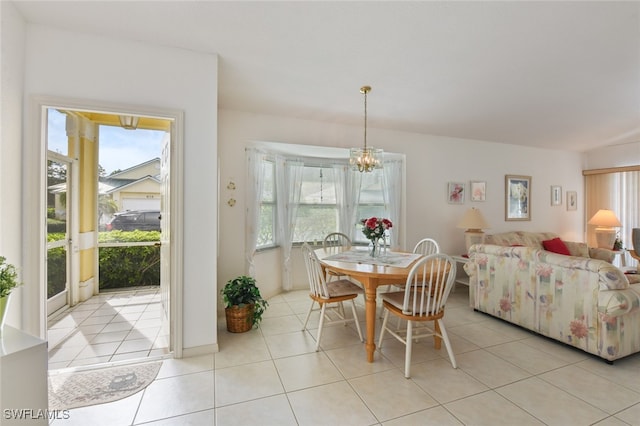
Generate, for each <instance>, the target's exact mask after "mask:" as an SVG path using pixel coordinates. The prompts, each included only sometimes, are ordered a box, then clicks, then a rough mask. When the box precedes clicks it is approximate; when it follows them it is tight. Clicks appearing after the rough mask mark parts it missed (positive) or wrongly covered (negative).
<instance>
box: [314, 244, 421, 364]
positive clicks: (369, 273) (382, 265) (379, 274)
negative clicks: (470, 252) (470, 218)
mask: <svg viewBox="0 0 640 426" xmlns="http://www.w3.org/2000/svg"><path fill="white" fill-rule="evenodd" d="M314 251H315V254H316V256H317V257H318V260H319V261H320V263H321V265H322V267H323V268H325V269H329V270H331V271H334V272H337V273H338V274H339V275H347V276H349V277H351V278H353V279H355V280H357V281H358V282H359V283H360V284H362V286H363V287H364V294H365V305H364V309H365V318H366V328H367V330H366V341H365V349H366V351H367V361H368V362H373V359H374V352H375V350H376V345H375V329H376V296H377V289H378V287H379V286H382V285H389V284H404V283H405V282H406V281H407V276H408V275H409V272H410V271H411V267H412V266H413V264H414V263H415V262H416V261H417V260H418V259H420V258H421V257H422V255H421V254H414V253H404V252H395V251H388V252H386V253H384V254H382V255H380V256H378V257H377V258H372V257H371V256H370V255H369V250H366V249H357V248H354V247H344V246H343V247H340V246H338V247H324V248H320V249H316V250H314Z"/></svg>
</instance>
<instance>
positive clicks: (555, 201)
mask: <svg viewBox="0 0 640 426" xmlns="http://www.w3.org/2000/svg"><path fill="white" fill-rule="evenodd" d="M561 204H562V187H561V186H559V185H552V186H551V205H552V206H559V205H561Z"/></svg>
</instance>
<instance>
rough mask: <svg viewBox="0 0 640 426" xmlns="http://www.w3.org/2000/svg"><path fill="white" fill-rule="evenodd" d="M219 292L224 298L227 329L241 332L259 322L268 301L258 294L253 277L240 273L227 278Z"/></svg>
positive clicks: (258, 290)
mask: <svg viewBox="0 0 640 426" xmlns="http://www.w3.org/2000/svg"><path fill="white" fill-rule="evenodd" d="M220 293H222V298H223V300H224V306H225V309H224V312H225V315H226V317H227V330H228V331H230V332H232V333H243V332H245V331H249V330H251V328H252V327H253V326H254V325H255V326H258V325H259V324H260V321H262V314H263V312H264V310H265V309H266V308H267V306H268V303H267V301H266V300H264V299H263V298H262V296H261V295H260V289H259V288H258V287H257V285H256V280H255V279H254V278H253V277H247V276H245V275H242V276H239V277H236V278H234V279H232V280H229V281H227V284H226V285H225V286H224V288H223V289H222V290H221V291H220Z"/></svg>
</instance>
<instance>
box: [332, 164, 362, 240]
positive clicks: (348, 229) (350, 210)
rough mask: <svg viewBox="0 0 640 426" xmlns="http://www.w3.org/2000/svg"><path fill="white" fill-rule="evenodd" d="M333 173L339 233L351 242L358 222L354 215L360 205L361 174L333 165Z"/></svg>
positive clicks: (345, 165) (343, 165)
mask: <svg viewBox="0 0 640 426" xmlns="http://www.w3.org/2000/svg"><path fill="white" fill-rule="evenodd" d="M333 171H334V176H335V180H336V204H337V207H338V223H339V231H340V232H342V233H343V234H345V235H347V236H348V237H349V238H350V239H351V240H353V239H354V235H355V234H354V230H355V229H356V226H355V225H356V223H357V222H358V218H357V217H356V215H357V214H358V204H359V203H360V183H361V182H362V173H359V172H355V171H353V170H351V168H350V167H349V166H348V165H347V164H335V165H334V166H333Z"/></svg>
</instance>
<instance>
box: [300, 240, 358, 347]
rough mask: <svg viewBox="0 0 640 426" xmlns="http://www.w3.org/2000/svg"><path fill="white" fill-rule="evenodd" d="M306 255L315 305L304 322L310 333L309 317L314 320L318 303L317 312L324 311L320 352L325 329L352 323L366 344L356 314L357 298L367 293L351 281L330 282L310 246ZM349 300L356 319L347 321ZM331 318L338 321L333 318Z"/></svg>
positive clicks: (306, 248) (310, 295) (319, 336)
mask: <svg viewBox="0 0 640 426" xmlns="http://www.w3.org/2000/svg"><path fill="white" fill-rule="evenodd" d="M302 253H303V256H304V262H305V266H306V267H307V275H308V278H309V290H310V291H309V297H310V298H311V305H310V306H309V311H308V312H307V317H306V318H305V320H304V325H303V326H302V330H303V331H305V330H307V323H308V322H309V317H310V316H311V312H312V311H314V306H315V304H316V303H317V304H318V305H319V308H316V309H315V310H318V309H319V310H320V323H319V325H318V334H317V336H316V351H318V350H320V340H321V339H322V329H323V328H324V326H325V325H333V324H345V325H346V324H347V323H349V322H355V325H356V330H358V336H360V341H361V342H363V341H364V340H363V338H362V331H361V330H360V322H359V321H358V315H357V313H356V304H355V298H356V297H358V295H359V294H364V290H362V288H360V287H359V286H357V285H356V284H354V283H352V282H351V281H349V280H344V279H336V280H333V281H327V280H326V277H325V274H324V272H323V270H322V265H321V264H320V261H319V260H318V257H317V256H316V254H315V253H314V252H313V250H312V249H311V247H310V246H309V245H308V244H307V243H304V244H303V245H302ZM347 300H350V301H351V312H352V314H353V318H347V317H346V315H345V312H344V309H343V308H342V306H341V305H342V302H345V301H347ZM330 314H332V315H333V316H334V317H335V318H332V316H331V315H330ZM336 318H337V319H336Z"/></svg>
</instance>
